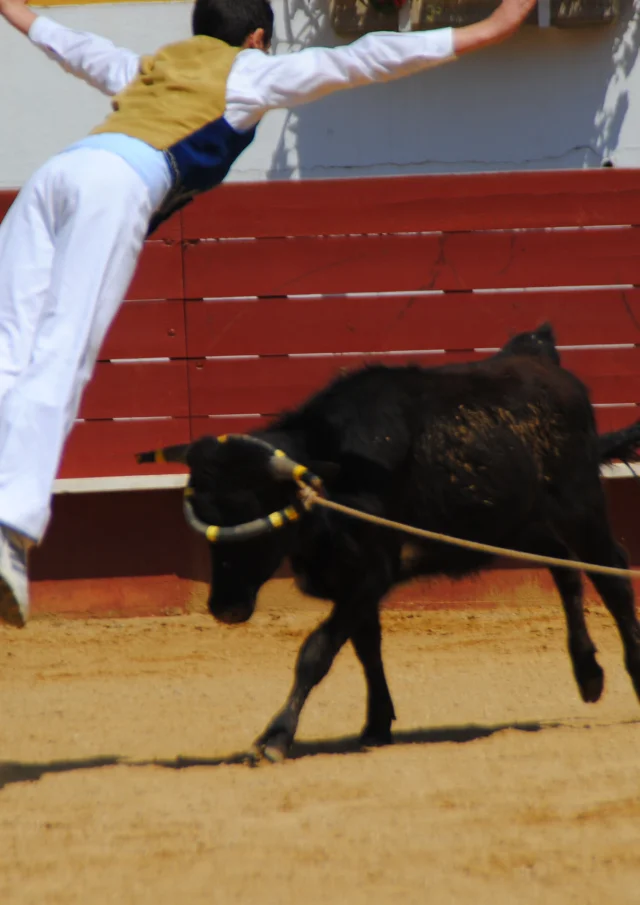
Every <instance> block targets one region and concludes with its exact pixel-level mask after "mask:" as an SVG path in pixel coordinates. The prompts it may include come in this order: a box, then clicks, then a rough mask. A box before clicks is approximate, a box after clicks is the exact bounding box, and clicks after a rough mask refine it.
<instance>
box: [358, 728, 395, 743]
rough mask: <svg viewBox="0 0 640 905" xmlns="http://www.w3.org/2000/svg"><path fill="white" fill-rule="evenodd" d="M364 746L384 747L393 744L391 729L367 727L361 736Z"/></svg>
mask: <svg viewBox="0 0 640 905" xmlns="http://www.w3.org/2000/svg"><path fill="white" fill-rule="evenodd" d="M360 744H361V745H362V747H363V748H383V747H384V746H385V745H392V744H393V735H392V734H391V729H370V728H369V727H367V728H366V729H365V730H364V731H363V733H362V735H361V736H360Z"/></svg>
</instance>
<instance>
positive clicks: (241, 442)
mask: <svg viewBox="0 0 640 905" xmlns="http://www.w3.org/2000/svg"><path fill="white" fill-rule="evenodd" d="M217 440H218V443H228V444H229V445H230V446H236V447H239V448H242V447H243V446H244V447H246V448H250V447H254V448H255V447H258V448H259V449H262V450H264V451H265V452H266V453H268V455H269V458H268V459H267V463H266V466H267V472H268V474H269V475H271V477H272V478H274V479H275V480H276V481H296V482H301V483H302V484H310V485H312V486H313V487H316V488H317V489H319V488H320V487H322V481H321V480H320V478H318V477H316V475H314V474H312V473H311V472H310V471H309V469H308V468H307V467H306V465H300V464H299V463H298V462H294V461H293V459H290V458H289V456H288V455H287V454H286V453H285V452H283V451H282V450H281V449H278V448H277V447H275V446H273V445H272V444H271V443H267V441H266V440H261V439H260V438H259V437H252V436H251V434H228V435H224V436H222V437H218V438H217Z"/></svg>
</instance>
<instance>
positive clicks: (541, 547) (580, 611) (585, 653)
mask: <svg viewBox="0 0 640 905" xmlns="http://www.w3.org/2000/svg"><path fill="white" fill-rule="evenodd" d="M526 547H527V549H528V550H530V551H531V552H533V553H538V554H541V555H543V556H553V557H556V558H558V559H572V558H573V557H572V555H571V551H570V550H569V548H568V546H567V545H566V544H565V543H564V541H562V540H561V539H560V538H559V537H558V535H557V534H556V533H555V531H554V530H553V529H551V528H550V527H549V526H547V525H544V526H537V527H535V528H531V529H530V531H529V536H528V543H527V544H526ZM549 571H550V572H551V576H552V577H553V580H554V582H555V585H556V587H557V589H558V592H559V594H560V598H561V600H562V607H563V609H564V615H565V620H566V624H567V647H568V648H569V656H570V657H571V665H572V667H573V675H574V676H575V680H576V683H577V685H578V690H579V691H580V695H581V697H582V700H583V701H588V702H589V703H593V702H595V701H597V700H598V699H599V698H600V696H601V694H602V689H603V688H604V672H603V669H602V667H601V666H600V664H599V663H598V661H597V659H596V646H595V644H594V643H593V640H592V639H591V636H590V635H589V630H588V628H587V623H586V621H585V618H584V605H583V597H582V578H581V575H580V573H579V572H576V571H574V570H571V569H561V568H553V569H550V570H549Z"/></svg>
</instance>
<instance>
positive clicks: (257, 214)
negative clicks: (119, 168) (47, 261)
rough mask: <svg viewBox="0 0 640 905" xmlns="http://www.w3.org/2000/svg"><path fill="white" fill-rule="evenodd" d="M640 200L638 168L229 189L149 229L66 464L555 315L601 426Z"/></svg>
mask: <svg viewBox="0 0 640 905" xmlns="http://www.w3.org/2000/svg"><path fill="white" fill-rule="evenodd" d="M9 201H10V195H9V194H8V193H4V194H3V193H0V217H1V216H2V214H3V212H4V210H5V209H6V208H7V206H8V203H9ZM639 211H640V172H639V171H636V170H607V171H574V172H545V173H510V174H482V175H470V176H429V177H391V178H386V177H385V178H375V179H354V180H319V181H307V182H289V183H261V184H251V185H238V184H229V185H225V186H222V187H221V188H220V189H218V190H217V191H216V192H213V193H211V194H210V195H209V196H206V197H204V198H201V199H199V200H198V201H197V202H196V203H194V204H193V205H192V206H190V207H189V208H187V209H185V211H183V212H182V214H181V215H180V216H177V217H174V218H173V219H172V220H171V221H169V223H167V224H164V225H163V227H162V228H161V230H160V231H159V232H158V233H157V234H155V235H154V237H153V239H152V240H151V241H149V242H147V244H146V247H145V250H144V253H143V255H142V259H141V262H140V265H139V268H138V271H137V273H136V276H135V278H134V280H133V281H132V284H131V287H130V289H129V292H128V299H129V301H128V302H127V303H126V304H125V305H123V307H122V310H121V312H120V314H119V315H118V317H117V319H116V321H115V323H114V325H113V327H112V329H111V331H110V333H109V335H108V337H107V339H106V341H105V344H104V346H103V349H102V351H101V353H100V362H99V364H98V366H97V368H96V372H95V376H94V378H93V380H92V382H91V384H90V386H89V388H88V390H87V393H86V395H85V398H84V400H83V405H82V410H81V417H82V418H83V419H85V420H84V421H82V422H80V423H79V424H78V425H77V426H76V429H75V431H74V433H73V435H72V437H71V439H70V442H69V444H68V448H67V452H66V456H65V460H64V464H63V468H62V471H61V475H63V476H66V477H68V476H97V475H109V474H131V473H138V468H137V466H136V465H135V463H134V459H133V453H134V452H135V451H136V450H139V449H145V448H149V447H151V448H152V447H154V446H159V445H163V444H165V443H178V442H186V441H187V440H188V439H189V438H190V437H196V436H200V435H201V434H203V433H224V432H227V431H243V430H248V429H250V428H251V427H254V426H257V425H259V424H264V423H266V419H267V417H268V416H270V415H273V414H275V413H276V412H278V411H279V410H280V409H282V408H283V407H288V406H291V405H294V404H296V403H298V402H299V401H301V400H302V399H303V398H304V397H305V396H307V395H308V394H309V393H311V392H313V391H314V390H316V389H317V388H318V387H319V386H321V385H322V384H324V383H325V382H326V381H327V380H328V379H330V378H331V377H332V376H334V375H335V374H337V373H340V372H341V371H344V370H349V369H352V368H354V367H359V366H361V365H362V364H363V363H364V362H365V361H382V362H384V363H386V364H401V363H405V362H407V361H415V362H419V363H421V364H426V365H430V364H440V363H444V362H447V361H459V360H465V359H469V358H475V357H479V356H480V355H483V354H488V353H487V351H486V350H488V349H492V348H495V347H498V346H500V345H501V344H502V343H503V342H504V341H505V339H506V338H507V337H508V336H509V335H512V334H513V333H515V332H518V331H520V330H526V329H528V328H531V327H533V326H535V325H536V324H537V323H540V322H541V321H543V320H550V321H551V322H552V323H553V324H554V327H555V328H556V332H557V335H558V339H559V342H560V343H561V345H564V346H570V347H578V348H571V349H569V350H567V351H564V352H563V361H564V363H565V364H566V365H567V367H569V368H571V369H573V370H575V371H576V373H577V374H578V375H579V376H580V377H582V378H583V379H584V380H585V381H586V382H587V383H588V384H589V386H590V388H591V390H592V394H593V398H594V401H595V402H596V404H597V405H598V406H599V407H598V410H597V416H598V421H599V424H600V426H601V429H603V430H604V429H614V428H616V427H619V426H621V425H623V424H627V423H629V422H631V421H632V420H634V419H635V416H636V412H637V405H638V404H640V350H639V347H640V289H638V288H635V287H636V286H640V229H638V228H637V226H636V225H637V224H639V221H640V214H639V213H638V212H639ZM584 227H588V228H586V229H585V228H584ZM576 287H580V288H576ZM522 290H530V291H522ZM378 293H385V294H384V295H382V296H381V295H378ZM585 347H589V348H585ZM593 347H597V348H593ZM483 350H484V351H483ZM341 353H342V354H341ZM345 353H347V354H345ZM389 353H397V354H391V355H390V354H389ZM123 419H126V420H123ZM158 470H161V471H167V470H174V468H173V467H172V468H169V467H168V466H151V467H149V468H146V469H145V471H146V472H148V473H153V472H154V471H156V472H157V471H158Z"/></svg>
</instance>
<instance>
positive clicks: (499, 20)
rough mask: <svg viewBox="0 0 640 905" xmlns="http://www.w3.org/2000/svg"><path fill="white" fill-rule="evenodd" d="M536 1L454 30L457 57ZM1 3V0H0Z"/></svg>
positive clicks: (501, 34) (504, 32)
mask: <svg viewBox="0 0 640 905" xmlns="http://www.w3.org/2000/svg"><path fill="white" fill-rule="evenodd" d="M536 2H537V0H502V3H501V4H500V6H499V7H498V8H497V10H496V11H495V12H493V13H492V14H491V15H490V16H489V17H488V18H487V19H484V20H483V21H482V22H476V23H474V24H473V25H465V26H464V27H462V28H456V29H454V37H453V44H454V50H455V52H456V54H457V55H460V54H462V53H468V52H469V51H471V50H479V49H480V48H481V47H486V46H488V45H489V44H497V43H498V42H499V41H504V39H505V38H508V37H510V35H512V34H513V33H514V32H516V31H517V30H518V28H520V26H521V25H522V23H523V22H524V20H525V19H526V18H527V16H528V15H529V13H530V12H531V10H532V9H534V8H535V5H536ZM0 3H2V0H0Z"/></svg>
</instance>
